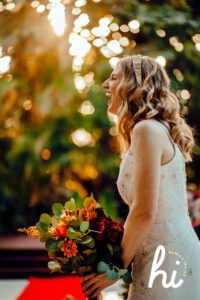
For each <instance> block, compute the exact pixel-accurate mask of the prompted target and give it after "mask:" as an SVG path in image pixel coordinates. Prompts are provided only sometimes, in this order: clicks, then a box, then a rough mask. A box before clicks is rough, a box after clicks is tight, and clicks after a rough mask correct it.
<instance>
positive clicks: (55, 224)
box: [51, 216, 58, 228]
mask: <svg viewBox="0 0 200 300" xmlns="http://www.w3.org/2000/svg"><path fill="white" fill-rule="evenodd" d="M57 223H58V219H57V217H56V216H53V217H51V224H52V226H53V227H54V228H56V227H57Z"/></svg>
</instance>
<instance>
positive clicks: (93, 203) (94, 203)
mask: <svg viewBox="0 0 200 300" xmlns="http://www.w3.org/2000/svg"><path fill="white" fill-rule="evenodd" d="M95 207H96V200H94V199H92V202H91V203H90V204H89V205H88V207H87V209H88V210H92V209H93V208H95Z"/></svg>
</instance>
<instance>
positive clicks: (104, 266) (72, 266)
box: [18, 194, 132, 284]
mask: <svg viewBox="0 0 200 300" xmlns="http://www.w3.org/2000/svg"><path fill="white" fill-rule="evenodd" d="M52 211H53V216H50V215H48V214H46V213H43V214H42V215H41V216H40V219H39V222H38V223H37V224H36V226H30V227H28V228H27V229H26V228H23V229H18V231H20V232H25V233H26V234H27V235H28V236H36V237H38V238H39V239H40V241H41V242H44V243H45V248H46V249H47V251H48V255H49V257H50V259H51V261H49V262H48V267H49V269H50V270H51V273H52V272H55V271H59V272H62V273H65V274H76V275H79V276H85V275H87V274H89V273H92V272H99V273H104V272H105V273H106V275H107V277H108V279H109V280H111V281H113V280H115V279H117V277H119V276H120V277H121V278H122V279H123V281H124V282H125V283H128V284H130V283H131V282H132V277H131V264H130V265H129V267H128V268H127V269H124V268H123V262H122V259H121V254H122V249H121V247H120V244H121V240H122V236H123V232H124V228H123V225H122V224H120V223H118V222H116V221H115V220H112V219H111V218H110V217H109V216H106V214H105V208H103V207H101V206H100V204H99V203H98V202H96V200H95V199H94V197H93V194H91V196H90V197H87V198H85V199H84V201H83V208H82V209H77V208H76V204H75V201H74V199H73V198H71V199H70V200H69V201H67V202H66V203H65V205H64V206H63V205H62V204H61V203H54V204H53V206H52Z"/></svg>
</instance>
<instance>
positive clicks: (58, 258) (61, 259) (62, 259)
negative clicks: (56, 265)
mask: <svg viewBox="0 0 200 300" xmlns="http://www.w3.org/2000/svg"><path fill="white" fill-rule="evenodd" d="M56 259H57V260H58V261H60V262H62V263H63V264H66V263H67V262H68V261H69V258H68V257H56Z"/></svg>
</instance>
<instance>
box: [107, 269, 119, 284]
mask: <svg viewBox="0 0 200 300" xmlns="http://www.w3.org/2000/svg"><path fill="white" fill-rule="evenodd" d="M106 275H107V277H108V279H109V280H110V281H113V280H115V279H117V277H118V273H117V272H115V271H114V270H110V269H108V270H107V271H106Z"/></svg>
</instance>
